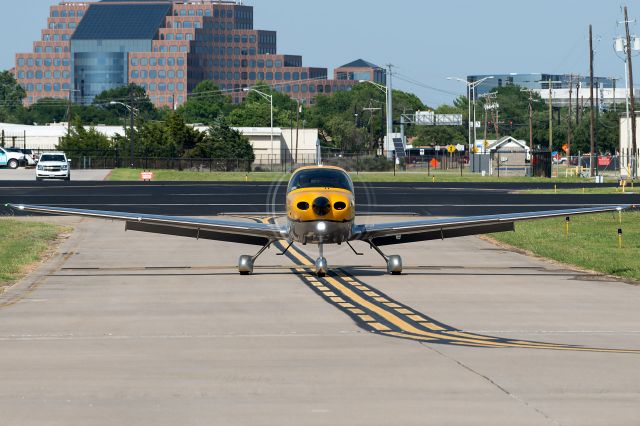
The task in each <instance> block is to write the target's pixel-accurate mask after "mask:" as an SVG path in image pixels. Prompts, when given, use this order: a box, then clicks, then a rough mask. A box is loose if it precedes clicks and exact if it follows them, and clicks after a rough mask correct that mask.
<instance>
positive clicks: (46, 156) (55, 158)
mask: <svg viewBox="0 0 640 426" xmlns="http://www.w3.org/2000/svg"><path fill="white" fill-rule="evenodd" d="M40 161H58V162H60V163H66V162H67V160H66V158H64V155H59V154H44V155H43V156H42V158H40Z"/></svg>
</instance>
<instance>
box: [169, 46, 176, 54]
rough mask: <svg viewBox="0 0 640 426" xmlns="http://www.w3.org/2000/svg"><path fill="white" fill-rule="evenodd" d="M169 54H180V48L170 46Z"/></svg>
mask: <svg viewBox="0 0 640 426" xmlns="http://www.w3.org/2000/svg"><path fill="white" fill-rule="evenodd" d="M169 52H171V53H177V52H178V46H169Z"/></svg>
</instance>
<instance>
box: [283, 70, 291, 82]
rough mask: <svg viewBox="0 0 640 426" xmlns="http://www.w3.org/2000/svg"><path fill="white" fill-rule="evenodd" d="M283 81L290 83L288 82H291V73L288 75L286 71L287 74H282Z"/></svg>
mask: <svg viewBox="0 0 640 426" xmlns="http://www.w3.org/2000/svg"><path fill="white" fill-rule="evenodd" d="M284 79H285V80H286V81H290V80H291V73H290V72H288V71H287V72H285V73H284Z"/></svg>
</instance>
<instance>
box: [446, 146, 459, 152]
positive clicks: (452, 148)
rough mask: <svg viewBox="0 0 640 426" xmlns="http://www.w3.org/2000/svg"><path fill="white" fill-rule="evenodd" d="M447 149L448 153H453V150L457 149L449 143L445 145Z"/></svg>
mask: <svg viewBox="0 0 640 426" xmlns="http://www.w3.org/2000/svg"><path fill="white" fill-rule="evenodd" d="M447 151H449V154H453V153H454V152H456V151H457V149H456V147H455V146H453V145H449V146H448V147H447Z"/></svg>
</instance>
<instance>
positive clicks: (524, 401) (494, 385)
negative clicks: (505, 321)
mask: <svg viewBox="0 0 640 426" xmlns="http://www.w3.org/2000/svg"><path fill="white" fill-rule="evenodd" d="M420 345H422V346H423V347H425V348H427V349H428V350H430V351H432V352H435V353H437V354H438V355H440V356H441V357H443V358H445V359H448V360H449V361H452V362H454V363H456V364H458V365H459V366H460V367H462V368H464V369H465V370H467V371H468V372H470V373H472V374H474V375H476V376H478V377H480V378H481V379H482V380H484V381H485V382H487V383H489V384H491V385H492V386H493V387H495V388H496V389H498V390H499V391H500V392H502V393H504V394H505V395H507V396H508V397H510V398H512V399H513V400H515V401H517V402H519V403H520V404H522V405H524V406H525V407H527V408H529V409H531V410H533V411H535V412H536V413H538V414H540V415H541V416H543V417H544V418H545V419H547V420H548V421H549V422H551V424H554V425H557V426H562V424H561V423H560V422H559V421H558V420H556V419H554V418H552V417H551V416H550V415H548V414H547V413H545V412H544V411H542V410H541V409H540V408H538V407H536V406H534V405H532V404H530V403H529V402H527V401H526V400H524V399H522V398H521V397H519V396H518V395H516V394H514V393H512V392H510V391H509V390H508V389H506V388H505V387H503V386H501V385H500V384H499V383H497V382H496V381H494V380H493V379H491V378H490V377H489V376H486V375H484V374H482V373H480V372H479V371H477V370H474V369H473V368H472V367H470V366H468V365H467V364H465V363H464V362H462V361H460V360H458V359H456V358H454V357H452V356H450V355H447V354H445V353H444V352H441V351H439V350H437V349H436V348H434V347H433V346H432V345H427V344H425V343H424V342H421V343H420Z"/></svg>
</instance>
